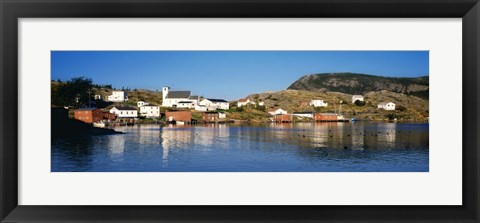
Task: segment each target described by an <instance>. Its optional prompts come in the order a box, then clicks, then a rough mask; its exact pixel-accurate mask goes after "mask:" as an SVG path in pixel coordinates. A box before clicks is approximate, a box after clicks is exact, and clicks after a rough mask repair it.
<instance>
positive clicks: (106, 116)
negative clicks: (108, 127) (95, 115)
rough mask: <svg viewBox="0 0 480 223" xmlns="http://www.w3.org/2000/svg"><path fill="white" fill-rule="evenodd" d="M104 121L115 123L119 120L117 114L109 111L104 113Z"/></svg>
mask: <svg viewBox="0 0 480 223" xmlns="http://www.w3.org/2000/svg"><path fill="white" fill-rule="evenodd" d="M103 119H105V120H108V121H115V119H117V116H116V115H115V113H110V112H109V111H104V112H103Z"/></svg>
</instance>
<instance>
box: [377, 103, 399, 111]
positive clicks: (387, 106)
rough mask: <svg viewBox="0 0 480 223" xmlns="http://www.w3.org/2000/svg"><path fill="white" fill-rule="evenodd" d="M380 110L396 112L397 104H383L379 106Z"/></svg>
mask: <svg viewBox="0 0 480 223" xmlns="http://www.w3.org/2000/svg"><path fill="white" fill-rule="evenodd" d="M378 108H382V109H385V110H389V111H392V110H395V104H394V103H393V102H382V103H380V104H378Z"/></svg>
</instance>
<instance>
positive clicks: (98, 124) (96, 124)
mask: <svg viewBox="0 0 480 223" xmlns="http://www.w3.org/2000/svg"><path fill="white" fill-rule="evenodd" d="M93 127H97V128H105V122H94V123H93Z"/></svg>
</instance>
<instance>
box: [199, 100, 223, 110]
mask: <svg viewBox="0 0 480 223" xmlns="http://www.w3.org/2000/svg"><path fill="white" fill-rule="evenodd" d="M198 104H199V105H200V106H206V107H207V109H208V110H216V109H223V110H228V109H229V108H230V104H229V103H228V101H225V100H223V99H213V98H205V99H203V100H202V101H200V102H199V103H198Z"/></svg>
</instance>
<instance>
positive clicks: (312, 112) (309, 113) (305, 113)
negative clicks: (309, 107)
mask: <svg viewBox="0 0 480 223" xmlns="http://www.w3.org/2000/svg"><path fill="white" fill-rule="evenodd" d="M292 114H313V112H293V113H292Z"/></svg>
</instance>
